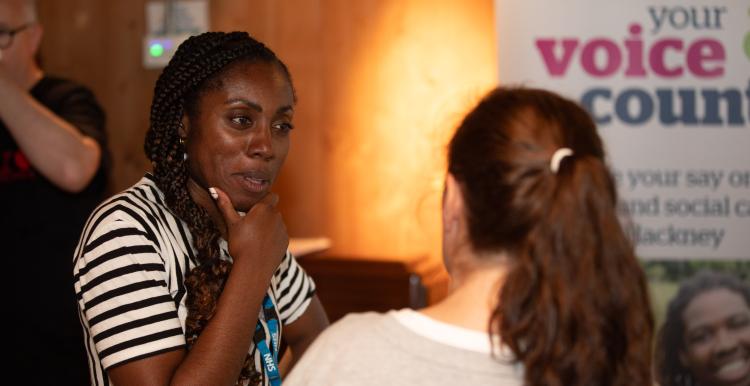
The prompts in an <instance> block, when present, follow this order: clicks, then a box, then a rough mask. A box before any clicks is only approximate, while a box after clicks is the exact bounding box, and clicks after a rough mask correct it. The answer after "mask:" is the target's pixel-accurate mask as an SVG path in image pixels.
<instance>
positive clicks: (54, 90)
mask: <svg viewBox="0 0 750 386" xmlns="http://www.w3.org/2000/svg"><path fill="white" fill-rule="evenodd" d="M31 93H32V94H33V95H34V96H35V97H38V98H40V99H44V100H49V101H58V102H59V101H61V100H64V99H66V98H70V97H71V96H76V95H78V96H85V97H90V98H92V99H93V97H94V96H93V93H92V92H91V90H90V89H89V88H87V87H86V86H84V85H82V84H80V83H77V82H75V81H72V80H70V79H65V78H58V77H54V76H45V77H43V78H42V79H40V80H39V82H38V83H37V84H36V85H34V88H33V89H32V90H31Z"/></svg>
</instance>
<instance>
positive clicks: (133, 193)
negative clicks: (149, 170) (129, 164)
mask: <svg viewBox="0 0 750 386" xmlns="http://www.w3.org/2000/svg"><path fill="white" fill-rule="evenodd" d="M164 220H171V221H167V222H172V223H178V222H179V220H178V219H177V218H176V216H174V215H173V214H172V213H171V212H170V211H169V209H168V208H167V207H166V205H165V204H164V201H163V195H162V193H161V191H160V190H159V188H158V187H157V186H156V184H155V183H154V181H153V179H152V177H151V176H150V175H146V176H145V177H143V178H142V179H141V180H140V181H138V183H136V184H135V185H133V186H131V187H130V188H128V189H126V190H124V191H122V192H120V193H118V194H116V195H114V196H112V197H111V198H109V199H107V200H105V201H104V202H102V203H101V204H99V206H97V207H96V209H94V211H93V212H92V213H91V215H90V216H89V219H88V221H87V222H86V225H85V227H84V231H83V236H82V241H83V242H84V244H85V243H86V242H87V240H88V239H92V238H96V237H97V236H98V235H101V234H102V233H106V232H110V231H112V230H113V229H120V228H135V229H139V230H141V231H143V232H144V234H147V235H148V238H149V239H151V241H154V242H157V239H158V234H159V233H161V232H159V231H158V230H159V229H160V228H161V227H162V225H163V224H164Z"/></svg>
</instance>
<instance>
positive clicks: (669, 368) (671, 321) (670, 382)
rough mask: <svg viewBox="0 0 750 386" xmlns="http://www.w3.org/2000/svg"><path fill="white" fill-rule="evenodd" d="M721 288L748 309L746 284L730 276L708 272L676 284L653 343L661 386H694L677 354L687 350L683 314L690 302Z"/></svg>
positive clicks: (749, 292) (749, 288)
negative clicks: (741, 301) (662, 323)
mask: <svg viewBox="0 0 750 386" xmlns="http://www.w3.org/2000/svg"><path fill="white" fill-rule="evenodd" d="M717 289H725V290H729V291H731V292H733V293H735V294H737V295H739V296H741V297H742V298H743V299H744V300H745V305H746V306H747V307H748V308H750V284H748V283H746V282H743V281H742V280H740V279H739V278H737V277H736V276H734V275H731V274H727V273H720V272H712V271H701V272H699V273H697V274H696V275H694V276H692V277H691V278H689V279H687V280H685V281H683V282H682V284H681V285H680V289H679V290H678V291H677V294H676V295H675V296H674V297H673V298H672V300H670V302H669V305H668V306H667V314H666V318H665V321H664V325H663V326H662V327H661V329H660V331H659V335H658V338H657V344H656V375H657V380H658V381H659V384H660V385H661V386H694V385H697V384H698V383H697V382H696V381H695V379H694V377H693V375H692V373H691V370H690V369H689V368H687V367H686V366H685V365H684V364H683V363H682V361H681V360H680V353H684V352H686V351H687V348H686V345H685V332H686V331H685V330H686V326H685V320H684V313H685V310H686V309H687V308H688V306H689V305H690V303H691V302H692V301H693V299H695V298H696V297H698V296H699V295H701V294H704V293H706V292H709V291H712V290H717Z"/></svg>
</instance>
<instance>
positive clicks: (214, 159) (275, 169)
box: [181, 62, 294, 211]
mask: <svg viewBox="0 0 750 386" xmlns="http://www.w3.org/2000/svg"><path fill="white" fill-rule="evenodd" d="M197 108H198V111H197V114H196V117H194V118H193V119H190V120H188V119H185V120H184V123H185V132H186V133H185V134H186V135H187V138H186V143H185V146H186V148H187V153H188V162H189V169H190V174H191V177H192V178H193V179H194V180H195V181H196V182H197V183H198V184H199V185H201V186H202V187H204V188H208V187H218V188H220V189H222V190H223V191H224V192H226V193H227V194H228V195H229V197H230V198H231V199H232V202H233V203H234V206H235V208H236V209H237V210H241V211H247V210H249V209H250V208H251V207H252V206H253V205H255V203H257V202H258V201H260V200H261V199H262V198H263V197H264V196H265V195H266V193H268V191H269V189H270V188H271V185H272V184H273V182H274V180H275V179H276V176H277V175H278V173H279V169H281V165H282V164H283V163H284V159H285V158H286V155H287V153H288V152H289V131H290V130H291V129H292V115H293V113H294V94H293V91H292V87H291V85H290V84H289V81H288V79H287V77H286V76H285V75H284V73H283V71H282V70H281V68H280V67H279V66H278V64H275V63H265V62H250V63H247V62H243V63H239V64H236V65H231V66H230V67H229V68H228V69H227V70H226V73H225V74H224V75H223V76H222V78H221V87H219V88H218V89H215V90H210V91H208V92H206V93H204V94H203V96H202V97H201V99H200V100H199V101H198V106H197ZM181 135H183V134H182V133H181Z"/></svg>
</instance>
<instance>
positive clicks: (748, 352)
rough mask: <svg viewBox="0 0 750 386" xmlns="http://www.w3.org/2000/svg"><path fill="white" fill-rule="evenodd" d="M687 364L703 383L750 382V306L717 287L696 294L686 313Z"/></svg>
mask: <svg viewBox="0 0 750 386" xmlns="http://www.w3.org/2000/svg"><path fill="white" fill-rule="evenodd" d="M682 319H683V322H684V323H685V335H684V343H685V345H684V347H685V351H684V352H681V353H680V360H681V361H682V364H683V366H685V367H686V368H688V369H690V371H691V373H692V374H693V376H694V377H695V379H696V380H697V381H698V384H699V385H702V386H718V385H721V386H724V385H727V386H729V385H731V386H747V385H750V306H748V304H747V303H746V302H745V299H744V298H743V297H742V296H741V295H740V294H738V293H736V292H733V291H731V290H728V289H725V288H716V289H712V290H709V291H706V292H704V293H702V294H700V295H698V296H696V297H695V298H694V299H693V300H692V301H691V302H690V303H689V304H688V306H687V308H685V311H684V312H683V314H682Z"/></svg>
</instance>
